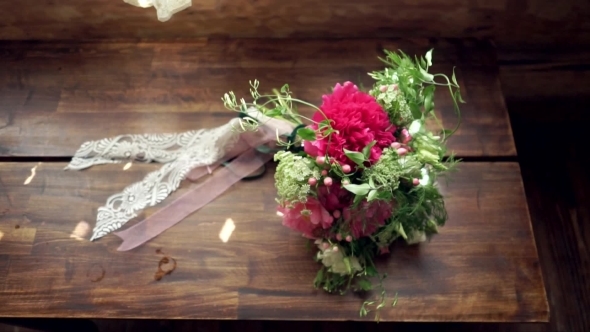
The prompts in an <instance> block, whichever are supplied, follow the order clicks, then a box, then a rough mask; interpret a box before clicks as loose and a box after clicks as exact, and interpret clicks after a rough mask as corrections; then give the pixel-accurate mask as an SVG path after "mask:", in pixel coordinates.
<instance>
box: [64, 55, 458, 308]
mask: <svg viewBox="0 0 590 332" xmlns="http://www.w3.org/2000/svg"><path fill="white" fill-rule="evenodd" d="M385 54H386V57H385V58H384V59H381V60H383V61H384V62H385V64H386V65H387V66H386V68H384V69H383V70H381V71H376V72H372V73H370V74H369V75H370V76H371V77H372V78H373V79H374V80H375V84H374V85H373V87H372V88H370V89H368V90H367V91H362V89H359V88H358V87H357V86H356V85H354V84H353V83H350V82H345V83H343V84H336V86H335V87H334V89H333V91H332V93H331V94H328V95H325V96H324V97H323V101H322V104H321V105H320V106H319V107H317V106H315V105H313V104H311V103H308V102H306V101H303V100H299V99H296V98H293V97H292V95H291V92H290V91H289V86H288V85H285V86H283V87H282V88H281V89H280V90H274V91H273V93H272V94H268V95H262V94H260V93H259V91H258V88H259V82H258V81H254V82H250V86H251V89H250V93H251V96H252V101H251V102H246V101H245V100H244V99H243V98H240V99H239V100H238V98H236V96H235V94H234V93H233V92H229V93H226V94H225V95H224V96H223V98H222V100H223V102H224V105H225V106H226V107H227V108H228V109H230V110H233V111H236V112H238V113H239V117H236V118H234V119H232V120H230V121H229V122H228V123H227V124H225V125H222V126H220V127H217V128H213V129H199V130H191V131H188V132H184V133H174V134H152V135H147V134H143V135H120V136H117V137H113V138H105V139H102V140H98V141H90V142H86V143H84V144H83V145H82V146H81V147H80V149H79V150H78V151H77V152H76V154H75V155H74V158H73V159H72V161H71V162H70V164H69V165H68V166H67V169H74V170H81V169H85V168H88V167H91V166H93V165H99V164H105V163H116V162H121V161H123V160H126V159H134V160H136V161H141V162H160V163H163V164H164V165H163V166H162V168H161V169H159V170H156V171H153V172H151V173H149V174H147V175H146V176H145V178H144V179H143V180H142V181H140V182H137V183H134V184H131V185H129V186H128V187H126V188H125V189H124V190H123V191H122V192H120V193H117V194H114V195H112V196H111V197H109V198H108V199H107V203H106V205H105V206H102V207H100V208H99V209H98V213H97V222H96V225H95V227H94V229H93V235H92V238H91V240H96V239H98V238H100V237H103V236H105V235H107V234H109V233H111V232H114V231H116V230H118V229H119V228H121V227H122V226H123V225H125V224H126V223H127V222H128V221H130V220H131V219H133V218H136V217H138V211H140V210H142V209H144V208H145V207H148V206H155V205H157V204H160V203H161V202H162V201H163V200H164V199H166V197H168V195H170V194H171V193H172V192H173V191H175V190H176V189H177V188H178V187H179V185H180V183H181V181H182V180H184V179H185V178H188V179H190V180H197V179H199V178H201V177H206V176H208V175H211V174H212V175H211V176H209V178H208V179H207V180H206V181H203V182H202V183H201V184H199V185H197V186H196V187H192V188H191V189H190V190H189V191H188V192H186V193H185V194H183V195H182V196H180V197H179V198H177V199H176V200H175V201H173V202H171V203H170V204H168V205H166V206H164V207H163V208H162V209H160V210H159V211H157V212H156V213H154V214H152V215H151V216H149V217H148V218H146V219H144V220H143V221H141V222H139V223H137V224H136V225H133V226H132V227H130V228H128V229H126V230H123V231H119V232H116V233H114V234H115V235H117V236H119V237H121V238H122V239H123V243H122V244H121V246H120V247H119V249H118V250H121V251H123V250H131V249H133V248H136V247H138V246H140V245H142V244H143V243H145V242H147V241H149V240H150V239H152V238H154V237H156V236H158V234H160V233H162V232H164V231H165V230H166V229H168V228H169V227H172V226H173V225H174V224H176V223H178V222H180V221H181V220H183V219H184V218H185V217H186V216H188V215H190V214H191V213H193V212H195V211H197V210H198V209H200V208H201V207H203V206H205V205H206V204H207V203H208V202H210V201H212V200H213V199H215V198H216V197H217V196H219V195H221V194H222V193H223V192H224V191H225V190H227V189H228V188H229V187H231V186H232V185H233V184H234V183H236V182H238V181H240V180H241V179H243V178H246V177H248V176H250V175H251V174H252V173H253V172H254V171H256V170H257V169H259V168H261V167H263V166H264V164H265V163H266V162H267V161H270V160H271V159H273V158H274V160H275V161H277V162H278V165H277V168H276V173H275V180H276V188H277V193H278V197H277V203H278V211H277V213H278V214H279V215H280V216H281V217H282V218H283V224H284V225H285V226H287V227H289V228H291V229H293V230H295V231H297V232H299V233H301V234H303V236H305V237H307V238H309V239H312V240H313V241H315V242H314V243H315V244H316V245H317V247H318V252H317V255H316V256H315V258H316V260H317V261H318V262H319V263H321V267H320V269H319V271H318V274H317V276H316V278H315V281H314V284H315V286H316V287H318V288H322V289H324V290H326V291H328V292H330V293H332V292H345V291H347V290H350V289H351V290H354V291H363V290H364V291H366V290H369V289H371V288H372V287H373V285H372V283H371V281H370V280H371V279H372V278H374V277H380V278H379V279H380V280H382V279H383V277H384V275H380V274H379V273H378V272H377V269H376V267H375V264H374V259H375V257H376V256H377V255H379V254H384V253H387V252H388V250H389V249H388V248H389V247H390V245H391V244H392V243H393V242H394V241H395V240H397V239H400V238H401V239H403V240H405V241H406V242H407V243H410V244H412V243H417V242H421V241H425V240H426V239H428V238H429V237H431V236H432V235H433V234H436V232H437V228H438V227H439V226H442V225H444V223H445V221H446V219H447V213H446V210H445V204H444V200H443V196H442V195H441V193H440V192H439V190H438V188H437V186H436V179H437V177H439V176H440V175H441V174H443V173H445V172H447V171H449V170H450V169H451V168H452V166H453V165H454V164H455V163H456V161H455V160H454V159H453V157H452V155H451V156H447V152H446V148H445V144H446V141H447V139H448V138H449V137H450V136H451V135H452V134H453V133H454V132H455V131H456V130H457V128H458V125H459V123H460V121H458V123H457V126H456V127H455V128H454V129H453V130H445V129H442V130H441V131H440V132H438V133H436V134H434V133H433V132H431V131H430V130H429V129H428V128H427V126H426V124H427V122H431V121H434V123H438V126H439V127H441V128H442V125H440V122H439V121H438V119H437V117H436V114H435V112H434V101H433V99H434V91H435V88H436V86H442V87H445V88H448V90H449V92H450V94H451V97H452V100H453V105H454V108H455V111H456V112H457V115H459V114H460V113H459V106H458V105H459V103H461V102H463V101H462V99H461V95H460V93H459V91H460V90H459V85H458V84H457V80H456V78H455V74H454V73H453V74H452V76H451V78H448V77H447V76H446V75H444V74H430V73H429V72H428V69H429V68H430V66H431V65H432V51H429V52H427V53H426V55H425V56H424V57H420V58H414V59H412V58H410V57H409V56H407V55H406V54H404V53H403V52H401V51H400V52H389V51H385ZM298 104H300V105H304V106H307V107H311V108H312V109H313V110H314V111H315V113H314V114H313V115H310V117H306V116H304V115H302V114H300V113H299V112H298V111H297V107H296V105H298ZM459 119H460V116H459ZM220 166H225V167H220ZM218 167H219V168H221V169H220V170H219V171H216V172H215V173H214V172H213V171H214V170H215V169H216V168H218ZM362 313H363V309H361V314H362ZM365 314H366V310H365Z"/></svg>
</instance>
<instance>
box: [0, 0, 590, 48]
mask: <svg viewBox="0 0 590 332" xmlns="http://www.w3.org/2000/svg"><path fill="white" fill-rule="evenodd" d="M589 14H590V3H589V2H588V1H586V0H563V1H555V0H498V1H487V0H420V1H415V0H364V1H356V0H352V1H351V0H323V1H315V0H300V1H283V0H258V1H252V0H195V1H193V6H192V8H190V9H187V10H185V11H183V12H180V13H178V14H176V16H174V17H173V18H172V20H171V21H169V22H167V23H160V22H158V21H157V20H156V13H155V10H154V9H142V8H137V7H133V6H131V5H128V4H126V3H124V2H123V1H122V0H85V1H79V0H60V1H54V0H19V1H18V2H15V1H2V2H1V3H0V22H1V23H0V39H10V40H65V39H68V40H72V39H73V40H87V39H138V38H141V39H146V38H147V39H164V40H171V39H178V38H181V39H186V38H189V39H193V38H197V37H234V38H236V37H237V38H245V37H246V38H287V37H288V38H352V37H359V38H366V37H368V36H370V37H373V38H375V37H378V38H383V37H403V38H412V37H427V38H431V37H446V38H470V37H491V38H494V39H495V40H496V42H497V43H499V44H500V45H503V46H518V47H523V45H541V44H542V45H551V44H561V45H564V44H570V45H579V44H588V43H590V37H589V34H588V32H589V31H590V21H589V20H588V15H589Z"/></svg>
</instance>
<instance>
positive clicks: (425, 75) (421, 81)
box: [369, 50, 464, 141]
mask: <svg viewBox="0 0 590 332" xmlns="http://www.w3.org/2000/svg"><path fill="white" fill-rule="evenodd" d="M384 52H385V55H386V57H385V58H381V60H382V61H383V62H384V63H385V64H386V65H387V67H386V68H385V69H383V70H381V71H374V72H372V73H369V75H370V76H371V77H372V78H374V79H375V81H376V82H375V85H374V87H373V89H371V91H370V93H371V94H372V95H373V96H374V97H375V99H377V101H378V102H380V103H381V105H383V107H384V108H385V110H386V111H387V113H388V114H389V119H390V120H391V122H392V123H394V124H396V125H398V126H407V125H408V124H409V123H411V122H412V121H414V120H425V119H427V118H429V117H432V118H434V119H435V120H436V121H438V119H436V115H435V113H434V106H435V105H434V91H435V88H436V86H441V87H445V88H448V89H449V93H450V94H451V98H452V100H453V107H454V109H455V112H456V114H457V117H458V119H459V121H458V122H457V125H456V126H455V128H454V129H453V130H452V131H450V132H448V133H444V134H443V141H444V140H446V139H447V138H448V137H449V136H451V135H452V134H453V133H454V132H455V131H456V130H457V128H458V127H459V124H460V122H461V113H460V109H459V103H463V102H464V101H463V99H462V98H461V93H460V87H459V84H458V83H457V78H456V77H455V71H454V70H453V74H452V76H451V79H449V78H448V77H447V76H446V75H445V74H431V73H429V72H428V69H429V67H430V66H432V50H429V51H428V52H427V53H426V55H425V56H424V57H416V58H415V59H412V58H410V57H409V56H408V55H406V54H405V53H403V52H402V51H401V50H400V51H398V52H391V51H388V50H385V51H384ZM437 79H438V80H437Z"/></svg>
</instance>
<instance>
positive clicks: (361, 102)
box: [304, 82, 396, 165]
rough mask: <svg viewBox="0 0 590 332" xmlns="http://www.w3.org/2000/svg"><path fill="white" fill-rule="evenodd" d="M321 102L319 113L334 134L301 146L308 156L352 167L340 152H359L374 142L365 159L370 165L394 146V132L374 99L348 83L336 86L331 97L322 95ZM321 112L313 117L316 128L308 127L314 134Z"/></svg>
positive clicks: (387, 118) (321, 119) (385, 114)
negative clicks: (325, 157)
mask: <svg viewBox="0 0 590 332" xmlns="http://www.w3.org/2000/svg"><path fill="white" fill-rule="evenodd" d="M322 99H323V103H322V105H321V106H320V109H321V110H322V112H323V113H324V114H325V116H326V117H327V118H328V119H330V120H331V126H332V128H334V130H336V132H334V133H332V134H331V135H330V136H329V137H325V138H321V139H317V140H315V141H312V142H304V149H305V152H306V153H307V154H309V155H310V156H313V157H317V156H326V155H328V156H329V157H333V158H335V159H336V161H338V162H340V164H349V165H354V162H352V161H351V160H350V159H348V157H346V155H345V154H344V149H347V150H350V151H359V152H360V151H362V149H363V148H364V147H365V146H367V145H369V144H370V143H371V142H372V141H376V142H377V143H376V144H375V145H374V146H373V147H372V148H371V154H370V155H369V161H370V162H371V163H374V162H375V161H377V160H379V158H380V157H381V153H382V151H383V149H384V148H386V147H388V146H389V145H390V144H391V143H392V142H395V137H394V136H393V133H394V132H395V130H396V128H395V126H394V125H392V124H391V122H389V117H388V116H387V113H385V111H384V110H383V108H382V107H381V105H379V103H377V101H376V100H375V98H373V97H372V96H371V95H369V94H366V93H364V92H361V91H359V90H358V88H357V87H356V85H354V84H352V83H351V82H346V83H344V85H340V84H336V86H335V87H334V91H333V92H332V94H331V95H324V96H323V98H322ZM322 112H319V111H318V112H316V113H315V114H314V115H313V118H312V119H313V121H314V122H316V124H313V125H311V128H312V129H314V130H317V129H318V125H317V123H319V122H321V121H323V120H325V119H326V118H325V117H324V114H322Z"/></svg>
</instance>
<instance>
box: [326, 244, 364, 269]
mask: <svg viewBox="0 0 590 332" xmlns="http://www.w3.org/2000/svg"><path fill="white" fill-rule="evenodd" d="M316 243H317V242H316ZM318 247H319V248H320V251H319V252H318V259H319V260H321V261H322V264H324V266H325V267H327V268H328V271H330V272H332V273H337V274H340V275H349V274H353V273H355V272H358V271H362V267H361V264H360V263H359V260H358V258H356V257H354V256H350V257H344V255H343V253H342V249H340V248H338V246H337V245H334V246H330V247H328V248H326V249H324V248H323V245H322V243H320V244H318ZM347 261H348V264H347V263H346V262H347Z"/></svg>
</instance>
